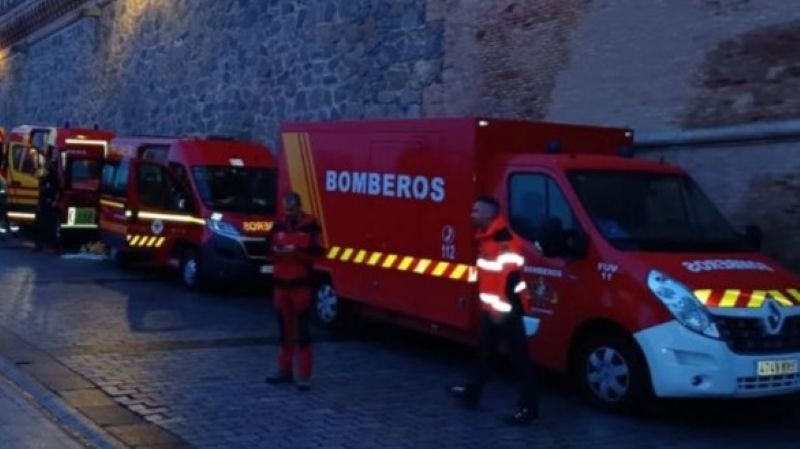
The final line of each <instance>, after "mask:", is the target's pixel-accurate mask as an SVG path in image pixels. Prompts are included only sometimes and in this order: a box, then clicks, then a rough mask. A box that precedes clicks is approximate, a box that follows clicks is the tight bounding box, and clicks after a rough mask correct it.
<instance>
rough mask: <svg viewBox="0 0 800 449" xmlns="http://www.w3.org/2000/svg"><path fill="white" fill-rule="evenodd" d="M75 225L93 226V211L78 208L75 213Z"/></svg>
mask: <svg viewBox="0 0 800 449" xmlns="http://www.w3.org/2000/svg"><path fill="white" fill-rule="evenodd" d="M75 224H77V225H89V224H94V209H91V208H78V209H77V210H76V211H75Z"/></svg>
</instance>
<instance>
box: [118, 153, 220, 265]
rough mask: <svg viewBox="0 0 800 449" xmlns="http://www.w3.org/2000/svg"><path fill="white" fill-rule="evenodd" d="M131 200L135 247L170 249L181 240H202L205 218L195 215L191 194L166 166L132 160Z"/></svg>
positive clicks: (130, 226) (130, 222) (131, 237)
mask: <svg viewBox="0 0 800 449" xmlns="http://www.w3.org/2000/svg"><path fill="white" fill-rule="evenodd" d="M128 200H129V203H128V210H129V211H130V213H129V217H128V227H127V231H128V233H127V236H126V238H127V239H128V245H129V246H130V247H131V248H133V249H137V248H138V249H144V250H152V249H162V248H163V249H165V250H166V251H168V252H169V250H170V248H172V247H173V246H174V245H176V244H179V243H181V242H195V243H199V241H200V239H201V237H202V232H203V227H202V226H203V225H204V224H205V221H204V220H203V219H202V218H200V217H196V216H195V215H194V214H193V212H194V210H195V205H194V204H193V203H192V201H191V195H189V194H188V192H187V191H186V189H185V187H183V186H182V185H181V183H180V182H179V181H178V180H177V178H176V176H175V175H174V174H173V173H172V172H171V171H170V170H169V168H167V167H166V166H165V165H162V164H159V163H156V162H150V161H142V160H134V161H132V162H131V174H130V181H129V184H128Z"/></svg>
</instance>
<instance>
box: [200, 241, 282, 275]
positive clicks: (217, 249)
mask: <svg viewBox="0 0 800 449" xmlns="http://www.w3.org/2000/svg"><path fill="white" fill-rule="evenodd" d="M201 258H202V260H203V265H204V273H205V274H206V276H209V277H211V278H212V279H218V280H239V279H242V280H250V279H270V278H271V277H272V271H273V266H272V263H271V262H270V261H268V260H267V259H265V258H258V259H257V258H252V257H248V256H247V255H246V254H245V252H244V250H243V248H242V245H241V244H240V243H239V242H238V241H237V240H234V239H231V238H228V237H224V236H214V237H212V238H211V239H210V240H209V241H208V242H207V243H206V244H205V245H203V248H202V251H201Z"/></svg>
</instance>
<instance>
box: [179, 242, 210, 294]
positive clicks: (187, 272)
mask: <svg viewBox="0 0 800 449" xmlns="http://www.w3.org/2000/svg"><path fill="white" fill-rule="evenodd" d="M181 281H182V282H183V285H184V286H185V287H186V288H188V289H189V290H197V289H199V288H200V287H202V286H203V284H204V283H205V279H204V278H203V266H202V262H201V260H200V256H199V255H198V253H197V251H195V250H194V249H187V250H186V252H185V253H184V255H183V258H182V259H181Z"/></svg>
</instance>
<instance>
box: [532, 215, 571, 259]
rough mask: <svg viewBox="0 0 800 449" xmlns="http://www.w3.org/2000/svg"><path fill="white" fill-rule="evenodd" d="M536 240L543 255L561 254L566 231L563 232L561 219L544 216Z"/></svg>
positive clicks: (565, 240) (565, 242) (559, 255)
mask: <svg viewBox="0 0 800 449" xmlns="http://www.w3.org/2000/svg"><path fill="white" fill-rule="evenodd" d="M537 241H538V243H539V247H540V248H541V250H542V255H543V256H544V257H561V256H563V255H564V252H565V250H566V246H567V233H566V232H564V225H563V224H562V223H561V220H560V219H558V218H554V217H547V218H545V219H544V220H543V221H542V225H541V226H540V227H539V238H538V239H537Z"/></svg>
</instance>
